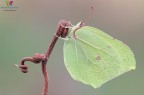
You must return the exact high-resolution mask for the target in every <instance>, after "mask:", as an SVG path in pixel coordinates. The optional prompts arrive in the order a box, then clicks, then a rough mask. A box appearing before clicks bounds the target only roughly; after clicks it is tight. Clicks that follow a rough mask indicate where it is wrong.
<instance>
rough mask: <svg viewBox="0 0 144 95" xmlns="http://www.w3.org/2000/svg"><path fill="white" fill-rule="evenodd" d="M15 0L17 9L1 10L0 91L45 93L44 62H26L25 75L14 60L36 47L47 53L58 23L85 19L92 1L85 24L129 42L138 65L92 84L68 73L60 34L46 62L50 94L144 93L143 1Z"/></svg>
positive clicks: (7, 94)
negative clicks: (95, 87) (105, 80)
mask: <svg viewBox="0 0 144 95" xmlns="http://www.w3.org/2000/svg"><path fill="white" fill-rule="evenodd" d="M1 1H4V0H0V2H1ZM13 1H14V5H15V6H17V7H18V8H17V9H16V11H3V10H0V95H41V92H42V90H43V89H42V88H43V76H42V73H41V66H40V65H34V64H32V63H29V62H28V63H27V64H28V65H29V73H27V74H23V73H21V72H20V71H19V69H18V68H16V66H14V64H18V63H19V62H20V60H21V58H23V57H26V56H32V55H33V54H34V53H36V52H40V53H44V52H45V50H46V49H47V47H48V44H49V43H50V41H51V39H52V36H53V35H54V33H55V31H56V29H57V23H58V22H59V21H60V20H62V19H65V20H69V21H71V22H72V23H73V24H76V23H78V22H79V21H82V20H85V19H86V17H87V16H88V15H89V14H90V7H91V6H93V7H94V11H93V15H92V16H91V17H90V18H89V19H88V20H87V22H86V25H89V26H93V27H97V28H99V29H101V30H103V31H105V32H106V33H108V34H109V35H111V36H113V37H114V38H117V39H119V40H121V41H123V42H124V43H126V44H127V45H128V46H129V47H130V48H131V49H132V50H133V52H134V54H135V58H136V61H137V68H136V70H133V71H130V72H128V73H125V74H123V75H121V76H119V77H117V78H115V79H113V80H111V81H109V82H107V83H105V84H104V85H102V86H101V87H100V88H97V89H94V88H92V87H91V86H87V85H85V84H82V83H80V82H77V81H74V80H73V79H72V78H71V77H70V75H69V74H68V72H67V70H66V68H65V66H64V60H63V43H64V40H61V39H60V40H59V41H58V42H57V44H56V46H55V48H54V50H53V52H52V55H51V56H50V60H49V62H48V64H47V69H48V72H49V95H144V63H143V62H144V61H143V60H144V58H143V57H144V49H143V48H144V0H30V1H29V0H13ZM0 4H1V3H0ZM0 6H1V5H0Z"/></svg>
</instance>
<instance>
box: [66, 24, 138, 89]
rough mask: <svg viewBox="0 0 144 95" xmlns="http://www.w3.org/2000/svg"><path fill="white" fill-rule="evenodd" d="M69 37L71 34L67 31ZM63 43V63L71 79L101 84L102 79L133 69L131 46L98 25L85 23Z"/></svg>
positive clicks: (103, 81)
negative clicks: (86, 24)
mask: <svg viewBox="0 0 144 95" xmlns="http://www.w3.org/2000/svg"><path fill="white" fill-rule="evenodd" d="M69 32H72V33H69V35H68V36H73V31H69ZM75 35H76V39H75V38H69V39H68V40H66V41H65V44H64V62H65V66H66V68H67V70H68V72H69V73H70V75H71V76H72V78H73V79H75V80H78V81H80V82H82V83H85V84H88V85H91V86H93V87H94V88H97V87H100V86H101V85H102V84H104V83H105V82H107V81H109V80H111V79H113V78H115V77H117V76H119V75H121V74H123V73H125V72H127V71H130V70H132V69H135V67H136V62H135V58H134V55H133V53H132V51H131V50H130V48H129V47H128V46H127V45H125V44H124V43H122V42H121V41H119V40H116V39H114V38H112V37H111V36H109V35H108V34H106V33H104V32H102V31H101V30H99V29H97V28H93V27H90V26H84V27H82V28H81V29H78V30H76V32H75Z"/></svg>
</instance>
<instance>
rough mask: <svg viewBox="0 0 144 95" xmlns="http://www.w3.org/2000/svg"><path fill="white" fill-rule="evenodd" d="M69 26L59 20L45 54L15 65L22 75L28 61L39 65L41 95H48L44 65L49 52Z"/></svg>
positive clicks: (67, 22) (27, 58)
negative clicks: (40, 71)
mask: <svg viewBox="0 0 144 95" xmlns="http://www.w3.org/2000/svg"><path fill="white" fill-rule="evenodd" d="M71 25H72V24H71V23H70V22H69V21H65V20H61V21H60V22H59V23H58V29H57V31H56V33H55V35H54V37H53V39H52V41H51V43H50V45H49V47H48V50H47V51H46V52H45V54H40V53H36V54H34V56H32V57H25V58H23V59H22V60H21V63H20V65H16V66H17V67H19V68H20V69H21V71H22V72H23V73H27V72H28V67H27V66H26V65H25V62H26V61H30V62H33V63H35V64H39V63H41V65H42V73H43V76H44V89H43V93H42V95H47V93H48V73H47V69H46V64H47V62H48V59H49V56H50V55H51V52H52V50H53V48H54V46H55V44H56V42H57V40H58V37H62V38H65V37H66V35H67V33H68V29H69V27H71Z"/></svg>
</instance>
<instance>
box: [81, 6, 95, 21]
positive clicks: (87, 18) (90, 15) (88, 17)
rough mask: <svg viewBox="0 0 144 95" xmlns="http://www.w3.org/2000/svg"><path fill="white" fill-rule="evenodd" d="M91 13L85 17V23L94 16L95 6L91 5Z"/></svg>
mask: <svg viewBox="0 0 144 95" xmlns="http://www.w3.org/2000/svg"><path fill="white" fill-rule="evenodd" d="M90 10H91V11H90V14H89V15H88V16H87V17H86V18H85V19H84V21H83V22H84V23H87V22H88V20H89V19H90V17H92V15H93V11H94V7H93V6H91V7H90Z"/></svg>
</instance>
